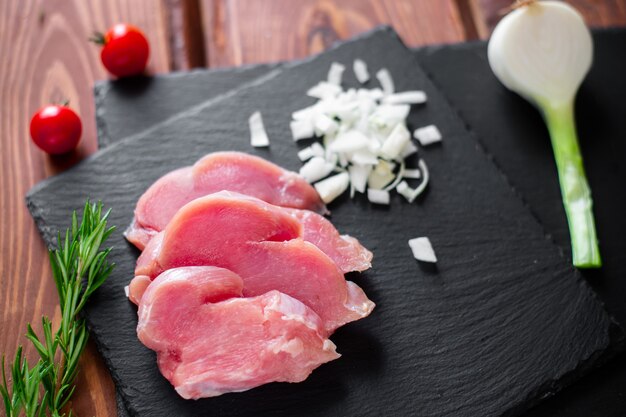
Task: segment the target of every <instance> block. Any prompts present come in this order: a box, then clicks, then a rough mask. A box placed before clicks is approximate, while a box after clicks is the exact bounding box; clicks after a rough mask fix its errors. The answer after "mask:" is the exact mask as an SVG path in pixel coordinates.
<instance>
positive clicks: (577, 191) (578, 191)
mask: <svg viewBox="0 0 626 417" xmlns="http://www.w3.org/2000/svg"><path fill="white" fill-rule="evenodd" d="M542 107H543V109H544V117H545V120H546V124H547V125H548V130H549V131H550V138H551V140H552V149H553V151H554V159H555V161H556V166H557V170H558V174H559V183H560V185H561V196H562V198H563V205H564V207H565V213H566V214H567V221H568V224H569V231H570V238H571V241H572V258H573V263H574V266H576V267H578V268H599V267H601V266H602V260H601V258H600V249H599V247H598V239H597V236H596V227H595V222H594V219H593V211H592V206H593V201H592V199H591V190H590V188H589V184H588V183H587V177H586V176H585V169H584V167H583V159H582V156H581V153H580V148H579V146H578V138H577V135H576V125H575V122H574V106H573V101H570V102H568V103H565V104H562V105H546V106H542Z"/></svg>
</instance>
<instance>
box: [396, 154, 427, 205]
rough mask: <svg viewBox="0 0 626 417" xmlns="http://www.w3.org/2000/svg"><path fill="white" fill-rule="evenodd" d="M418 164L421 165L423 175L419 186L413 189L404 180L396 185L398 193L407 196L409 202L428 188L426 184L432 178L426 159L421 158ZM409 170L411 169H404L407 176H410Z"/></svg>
mask: <svg viewBox="0 0 626 417" xmlns="http://www.w3.org/2000/svg"><path fill="white" fill-rule="evenodd" d="M417 165H418V166H419V168H420V171H421V175H422V177H423V179H422V182H421V183H420V185H418V186H417V188H415V189H413V188H411V187H409V184H407V183H406V181H402V182H401V183H400V184H398V185H397V186H396V191H397V192H398V194H400V195H402V196H404V198H406V199H407V200H408V202H409V203H412V202H413V201H415V199H416V198H417V197H418V196H419V195H420V194H422V193H423V192H424V190H425V189H426V186H428V181H429V179H430V178H429V173H428V167H427V166H426V163H425V162H424V160H423V159H420V160H419V162H418V163H417ZM407 171H409V170H404V177H405V178H409V177H408V176H407Z"/></svg>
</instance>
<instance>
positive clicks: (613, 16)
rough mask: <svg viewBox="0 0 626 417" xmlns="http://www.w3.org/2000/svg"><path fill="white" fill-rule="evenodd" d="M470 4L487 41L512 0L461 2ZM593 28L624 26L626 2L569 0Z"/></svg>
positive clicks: (479, 29) (469, 0) (616, 0)
mask: <svg viewBox="0 0 626 417" xmlns="http://www.w3.org/2000/svg"><path fill="white" fill-rule="evenodd" d="M461 1H466V2H469V4H470V5H471V10H472V14H473V18H474V21H475V22H476V27H477V28H478V33H479V35H480V37H481V38H483V39H487V38H488V37H489V34H490V33H491V31H492V30H493V28H494V27H495V26H496V24H498V22H499V21H500V19H501V18H502V16H504V14H505V13H506V10H507V9H508V8H509V7H510V6H511V4H512V3H513V2H512V1H511V0H461ZM567 3H569V4H571V5H572V6H574V7H575V8H576V9H578V11H579V12H580V13H581V14H582V15H583V16H584V18H585V21H586V22H587V24H588V25H589V26H591V27H608V26H623V25H624V24H625V23H626V0H568V1H567Z"/></svg>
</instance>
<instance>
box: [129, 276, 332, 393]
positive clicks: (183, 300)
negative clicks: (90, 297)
mask: <svg viewBox="0 0 626 417" xmlns="http://www.w3.org/2000/svg"><path fill="white" fill-rule="evenodd" d="M242 285H243V282H242V279H241V278H240V277H239V276H238V275H237V274H235V273H233V272H231V271H228V270H226V269H222V268H216V267H187V268H177V269H170V270H168V271H166V272H164V273H163V274H161V275H160V276H159V277H158V278H157V279H156V280H155V281H154V282H153V283H152V284H151V285H150V286H149V288H148V289H147V291H146V293H145V295H144V297H143V298H142V300H141V303H140V305H139V324H138V326H137V333H138V336H139V339H140V340H141V341H142V342H143V344H145V345H146V346H147V347H149V348H150V349H153V350H155V351H156V352H157V358H158V359H157V360H158V364H159V369H160V370H161V373H162V374H163V376H165V378H167V379H168V380H169V381H170V382H171V383H172V385H174V387H175V389H176V391H177V392H178V394H179V395H180V396H181V397H183V398H186V399H190V398H191V399H198V398H203V397H214V396H218V395H221V394H224V393H227V392H240V391H246V390H248V389H251V388H254V387H257V386H259V385H262V384H266V383H269V382H279V381H283V382H300V381H303V380H305V379H306V378H307V377H308V376H309V374H310V373H311V372H312V371H313V370H314V369H315V368H317V367H318V366H320V365H321V364H323V363H326V362H329V361H332V360H334V359H337V358H338V357H339V354H337V353H336V352H335V345H334V344H333V343H332V342H331V341H330V340H328V339H327V338H326V336H325V335H324V327H323V325H322V322H321V320H320V318H319V317H318V316H317V315H316V314H315V313H314V312H313V311H311V309H309V308H308V307H307V306H305V305H304V304H302V303H301V302H300V301H298V300H296V299H294V298H291V297H290V296H288V295H285V294H282V293H280V292H278V291H270V292H268V293H266V294H263V295H259V296H257V297H253V298H232V297H239V296H241V292H242Z"/></svg>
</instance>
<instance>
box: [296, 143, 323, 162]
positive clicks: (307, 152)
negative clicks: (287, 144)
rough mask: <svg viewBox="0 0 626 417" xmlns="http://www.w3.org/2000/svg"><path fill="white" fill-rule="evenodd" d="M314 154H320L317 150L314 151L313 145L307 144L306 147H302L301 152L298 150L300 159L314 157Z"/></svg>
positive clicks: (304, 159) (305, 159) (306, 159)
mask: <svg viewBox="0 0 626 417" xmlns="http://www.w3.org/2000/svg"><path fill="white" fill-rule="evenodd" d="M314 156H319V155H315V152H314V151H313V146H307V147H306V148H302V149H301V150H300V151H299V152H298V159H299V160H301V161H303V162H304V161H308V160H309V159H311V158H313V157H314Z"/></svg>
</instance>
